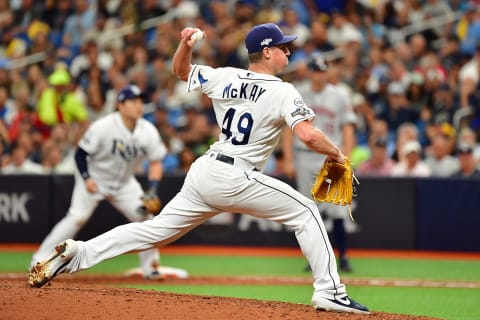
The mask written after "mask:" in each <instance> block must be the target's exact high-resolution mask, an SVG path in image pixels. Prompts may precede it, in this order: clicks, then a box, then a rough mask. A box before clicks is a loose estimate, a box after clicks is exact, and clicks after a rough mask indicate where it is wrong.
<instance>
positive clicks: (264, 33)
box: [245, 23, 297, 54]
mask: <svg viewBox="0 0 480 320" xmlns="http://www.w3.org/2000/svg"><path fill="white" fill-rule="evenodd" d="M295 39H297V36H286V35H284V34H283V32H282V30H280V28H279V27H278V26H277V25H276V24H275V23H264V24H259V25H257V26H255V27H253V28H252V29H251V30H250V31H249V32H248V34H247V36H246V37H245V46H246V47H247V51H248V53H249V54H251V53H255V52H260V51H262V50H263V48H267V47H273V46H278V45H280V44H285V43H289V42H292V41H293V40H295Z"/></svg>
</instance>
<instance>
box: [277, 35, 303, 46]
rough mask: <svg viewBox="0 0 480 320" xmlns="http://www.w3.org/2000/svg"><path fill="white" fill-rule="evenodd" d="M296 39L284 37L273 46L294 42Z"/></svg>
mask: <svg viewBox="0 0 480 320" xmlns="http://www.w3.org/2000/svg"><path fill="white" fill-rule="evenodd" d="M297 38H298V37H297V36H284V37H283V39H282V40H280V41H278V42H277V43H275V44H273V45H274V46H277V45H279V44H285V43H290V42H292V41H294V40H296V39H297Z"/></svg>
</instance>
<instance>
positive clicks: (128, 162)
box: [31, 85, 166, 279]
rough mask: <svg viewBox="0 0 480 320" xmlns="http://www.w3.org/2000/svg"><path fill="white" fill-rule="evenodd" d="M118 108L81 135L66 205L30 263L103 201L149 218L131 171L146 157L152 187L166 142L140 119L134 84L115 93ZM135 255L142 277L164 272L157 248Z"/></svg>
mask: <svg viewBox="0 0 480 320" xmlns="http://www.w3.org/2000/svg"><path fill="white" fill-rule="evenodd" d="M117 107H118V112H114V113H112V114H109V115H107V116H105V117H103V118H101V119H99V120H97V121H95V122H94V123H92V125H91V126H90V127H89V128H88V130H87V132H86V133H85V135H84V136H83V137H82V139H81V140H80V142H79V147H78V149H77V151H76V154H75V161H76V164H77V168H78V171H77V172H76V174H75V186H74V189H73V194H72V200H71V204H70V208H69V209H68V213H67V215H66V216H65V217H64V218H63V219H62V220H61V221H59V222H58V223H57V225H56V226H55V227H54V228H53V229H52V231H51V232H50V234H49V235H48V236H47V237H46V238H45V240H44V241H43V242H42V244H41V246H40V248H39V249H38V251H37V252H35V254H34V255H33V257H32V261H31V266H33V265H35V264H36V263H37V262H38V261H41V260H43V259H45V258H46V257H47V256H48V255H50V254H51V250H52V247H54V246H55V245H56V244H58V243H59V242H60V241H62V240H65V239H67V238H73V237H75V235H76V234H77V233H78V232H79V231H80V229H81V228H82V227H83V226H84V225H85V223H87V221H88V220H89V219H90V217H91V215H92V213H93V212H94V210H95V208H96V207H97V206H98V204H99V202H100V201H101V200H104V199H106V200H108V201H110V203H111V204H112V205H113V206H114V207H115V208H116V209H118V210H119V211H120V212H121V213H122V214H123V215H124V216H125V218H127V219H128V220H129V221H144V220H147V219H151V218H152V217H153V216H152V215H151V214H148V213H146V212H143V211H142V210H141V206H142V201H141V196H142V195H143V193H144V192H143V189H142V187H141V185H140V183H139V182H138V181H137V180H136V179H135V176H134V171H135V168H136V167H137V166H138V165H139V163H141V161H143V160H144V159H145V158H147V159H148V160H149V172H148V179H149V183H150V187H151V188H152V189H153V190H154V191H156V188H157V185H158V183H159V181H160V179H161V178H162V171H163V169H162V162H161V160H162V158H163V157H164V156H165V154H166V147H165V145H164V144H163V142H162V141H161V138H160V135H159V133H158V131H157V129H156V128H155V127H154V126H153V125H152V124H150V123H149V122H148V121H146V120H144V119H143V118H142V116H143V102H142V99H141V92H140V89H139V88H138V87H137V86H135V85H129V86H127V87H125V88H123V89H122V90H121V91H120V92H119V94H118V105H117ZM139 208H140V210H139ZM100 214H101V213H100ZM139 256H140V264H141V269H142V271H143V275H144V276H145V277H146V278H150V279H158V278H161V277H162V275H161V274H159V273H158V270H157V267H158V266H159V254H158V250H157V249H153V248H152V249H149V250H147V251H144V252H141V253H139Z"/></svg>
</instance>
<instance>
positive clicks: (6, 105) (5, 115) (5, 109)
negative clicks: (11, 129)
mask: <svg viewBox="0 0 480 320" xmlns="http://www.w3.org/2000/svg"><path fill="white" fill-rule="evenodd" d="M15 113H16V109H15V104H14V103H13V101H12V99H10V94H9V90H8V88H7V87H5V86H0V121H3V122H5V123H6V124H7V125H10V123H11V122H12V120H13V118H14V116H15Z"/></svg>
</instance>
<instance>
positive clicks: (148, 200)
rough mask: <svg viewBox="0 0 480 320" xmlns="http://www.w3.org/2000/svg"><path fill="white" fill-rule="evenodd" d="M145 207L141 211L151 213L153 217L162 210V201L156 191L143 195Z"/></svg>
mask: <svg viewBox="0 0 480 320" xmlns="http://www.w3.org/2000/svg"><path fill="white" fill-rule="evenodd" d="M141 199H142V201H143V206H142V207H141V208H140V210H142V209H143V211H144V212H145V213H151V214H153V215H157V214H158V213H159V212H160V209H161V208H162V201H161V200H160V198H159V197H158V196H157V194H156V193H155V191H149V192H145V193H144V194H143V195H142V198H141Z"/></svg>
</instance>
